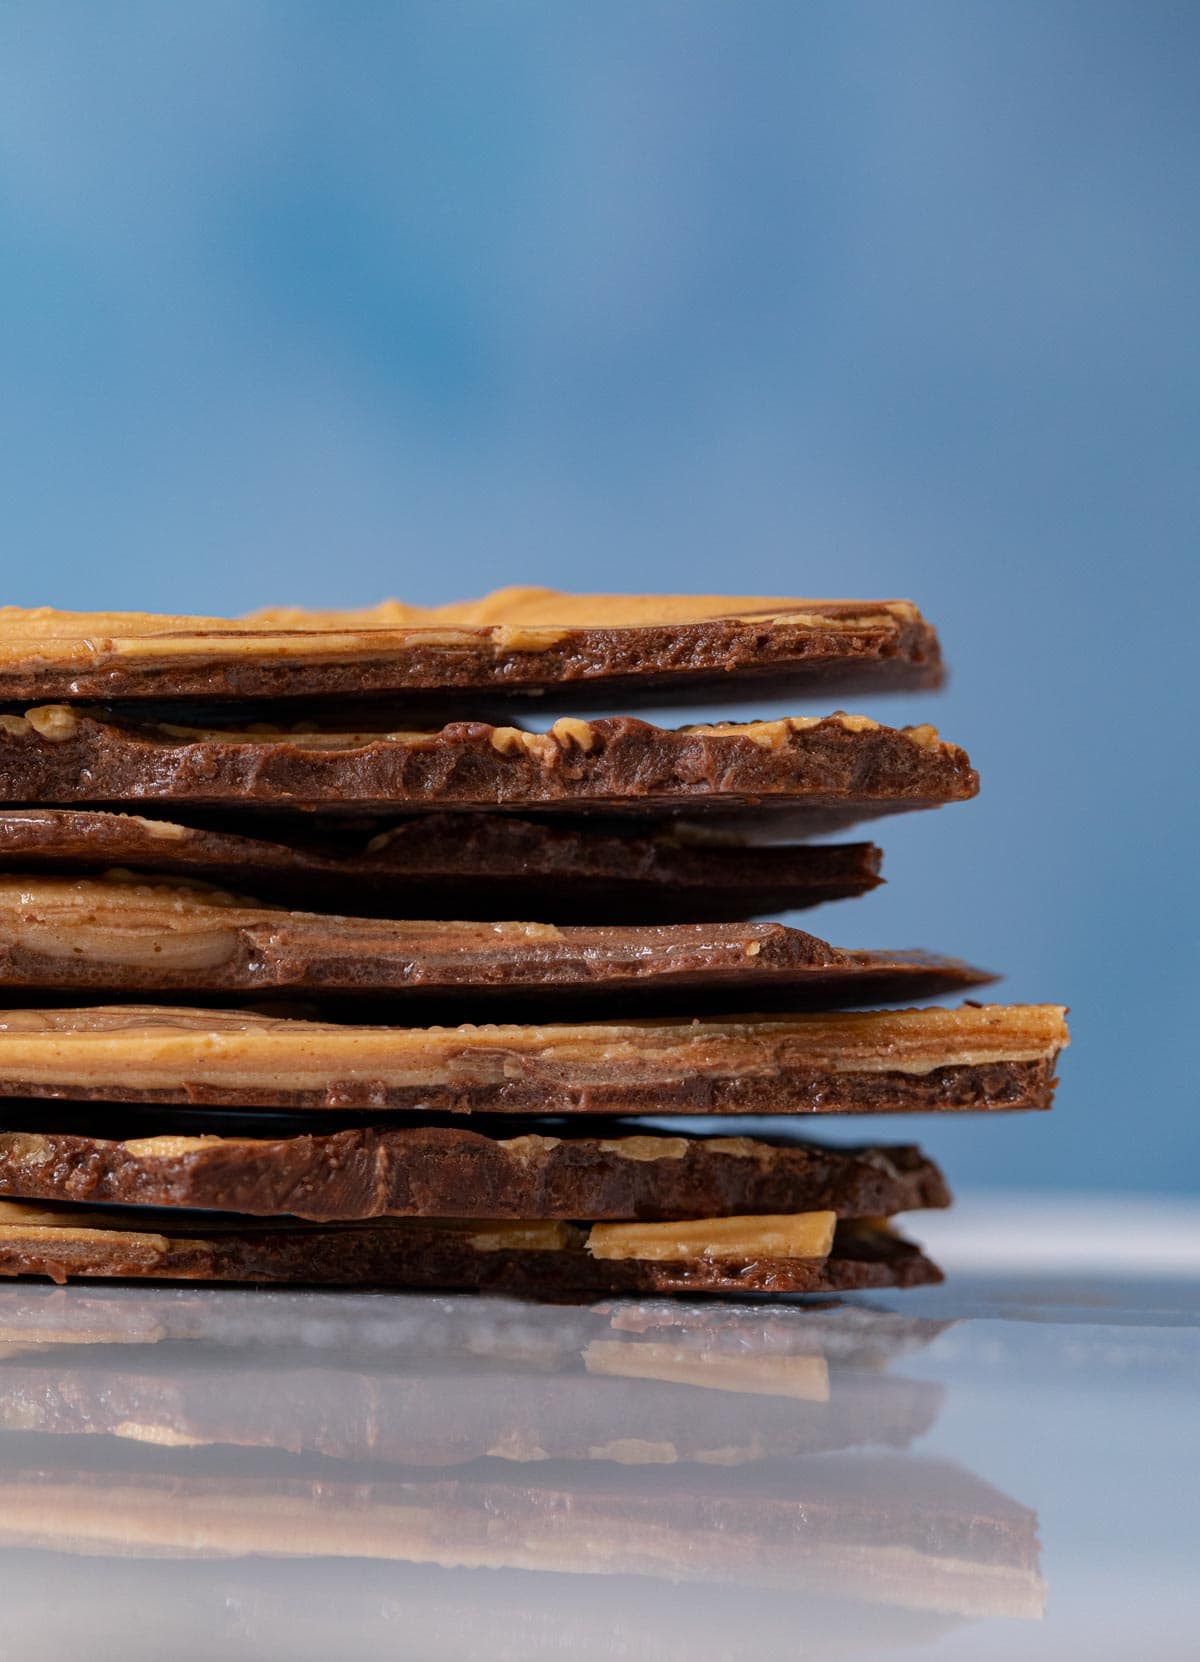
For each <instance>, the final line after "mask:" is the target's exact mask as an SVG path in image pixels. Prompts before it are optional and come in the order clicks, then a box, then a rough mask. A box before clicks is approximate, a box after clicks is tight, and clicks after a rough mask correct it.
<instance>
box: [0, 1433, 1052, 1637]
mask: <svg viewBox="0 0 1200 1662" xmlns="http://www.w3.org/2000/svg"><path fill="white" fill-rule="evenodd" d="M99 1452H100V1451H99V1450H96V1451H92V1450H91V1449H84V1450H81V1451H80V1452H79V1455H78V1465H77V1467H75V1468H74V1469H72V1468H71V1467H69V1466H68V1467H64V1466H62V1465H56V1464H55V1463H54V1462H53V1461H49V1462H47V1464H46V1465H45V1466H43V1467H42V1468H41V1469H38V1468H37V1467H36V1466H31V1465H30V1464H29V1463H28V1456H26V1457H25V1460H24V1461H22V1460H21V1455H20V1451H19V1450H14V1451H13V1454H14V1455H15V1456H16V1458H15V1459H13V1456H12V1455H10V1457H9V1458H10V1460H12V1464H11V1465H10V1466H9V1468H8V1469H7V1470H6V1471H4V1473H3V1492H4V1495H5V1507H4V1509H3V1514H2V1516H0V1539H2V1540H3V1542H4V1543H5V1544H6V1545H9V1546H40V1547H54V1548H57V1549H58V1550H60V1551H61V1550H64V1549H66V1550H76V1551H84V1552H88V1553H93V1552H97V1551H107V1552H109V1553H110V1554H121V1555H123V1554H127V1553H130V1552H134V1553H139V1554H143V1555H144V1554H148V1553H154V1552H158V1553H165V1554H168V1555H175V1554H179V1553H186V1554H189V1555H202V1554H205V1553H208V1554H214V1555H221V1556H228V1555H231V1554H235V1553H247V1552H252V1553H258V1554H268V1555H269V1554H275V1555H282V1556H303V1557H313V1558H323V1557H325V1556H328V1555H334V1554H347V1553H350V1554H353V1555H354V1556H357V1557H362V1558H383V1559H391V1560H394V1559H401V1560H407V1561H415V1562H418V1563H423V1564H429V1565H441V1566H445V1567H447V1568H453V1567H455V1566H467V1565H469V1566H473V1567H475V1568H489V1569H493V1570H497V1569H506V1568H507V1569H513V1568H521V1569H525V1570H531V1571H543V1572H557V1573H560V1574H561V1573H571V1572H575V1573H583V1574H587V1575H621V1576H633V1577H639V1576H651V1577H656V1578H665V1579H667V1580H669V1581H676V1582H680V1581H682V1582H701V1583H703V1582H711V1581H716V1582H718V1583H726V1584H732V1585H733V1586H746V1587H750V1586H755V1587H760V1588H764V1589H769V1588H773V1587H787V1588H789V1589H792V1590H800V1589H805V1590H807V1591H808V1592H810V1593H816V1594H818V1595H821V1596H824V1597H826V1598H828V1597H834V1596H837V1597H844V1598H859V1599H864V1600H867V1601H869V1602H871V1603H877V1604H884V1605H900V1606H910V1607H916V1608H926V1609H936V1610H943V1611H946V1612H957V1613H960V1614H963V1615H972V1616H976V1617H984V1616H993V1617H998V1616H1009V1617H1021V1616H1023V1617H1037V1616H1039V1615H1040V1614H1041V1612H1042V1607H1043V1605H1044V1602H1045V1584H1044V1583H1043V1581H1042V1580H1041V1577H1040V1575H1039V1542H1038V1536H1037V1516H1036V1514H1035V1513H1033V1512H1032V1511H1030V1510H1029V1509H1028V1508H1026V1507H1024V1506H1021V1505H1019V1504H1018V1503H1016V1502H1015V1501H1013V1500H1011V1499H1009V1498H1008V1497H1007V1496H1006V1495H1003V1494H1001V1493H1000V1492H999V1491H998V1490H996V1489H994V1488H992V1487H991V1485H990V1484H987V1483H984V1482H982V1481H981V1480H980V1479H978V1478H976V1477H974V1476H973V1475H972V1474H970V1473H968V1472H967V1471H965V1470H963V1469H962V1468H960V1467H957V1466H954V1465H952V1464H951V1463H949V1462H946V1461H941V1460H937V1459H933V1458H930V1457H928V1456H925V1457H921V1456H904V1455H898V1454H870V1455H860V1454H845V1455H840V1456H839V1455H816V1456H812V1457H801V1458H799V1459H796V1460H793V1461H771V1462H765V1461H764V1462H758V1463H756V1464H754V1465H748V1466H733V1467H725V1468H723V1467H720V1466H709V1467H704V1466H679V1467H671V1468H667V1469H665V1470H664V1469H662V1468H645V1467H636V1466H635V1467H629V1468H621V1467H619V1466H615V1465H605V1464H601V1463H599V1462H591V1463H588V1464H587V1465H583V1466H578V1465H574V1464H572V1463H570V1462H550V1461H547V1462H543V1463H542V1464H541V1465H540V1466H538V1467H537V1468H536V1469H535V1470H532V1471H529V1472H526V1471H524V1470H518V1471H515V1472H514V1471H513V1470H512V1469H510V1468H504V1467H502V1466H501V1467H500V1469H499V1470H497V1467H496V1466H493V1465H484V1466H482V1467H481V1468H480V1469H477V1470H474V1471H471V1472H469V1473H468V1472H463V1473H458V1472H455V1473H451V1474H449V1475H445V1476H443V1475H434V1474H432V1473H414V1474H412V1475H411V1476H408V1475H404V1476H401V1475H397V1476H396V1477H392V1478H380V1479H377V1480H374V1481H371V1482H366V1483H358V1484H351V1483H349V1482H347V1481H345V1480H344V1479H339V1478H338V1476H337V1475H331V1474H329V1473H328V1472H322V1473H321V1474H320V1475H319V1476H317V1475H314V1474H312V1473H306V1472H301V1473H296V1472H295V1471H293V1470H292V1469H288V1470H287V1471H281V1470H279V1469H275V1470H273V1471H269V1470H268V1471H264V1470H261V1469H259V1470H256V1469H255V1468H254V1466H253V1465H252V1464H251V1462H250V1460H249V1458H248V1457H247V1456H245V1455H243V1456H242V1460H241V1464H240V1465H239V1467H238V1468H237V1469H235V1470H232V1471H230V1470H224V1471H221V1470H216V1471H214V1470H212V1469H211V1467H210V1468H209V1469H207V1470H206V1469H204V1468H202V1467H199V1466H198V1465H197V1463H196V1462H195V1461H194V1460H191V1461H189V1460H187V1459H186V1456H183V1455H181V1453H180V1451H178V1450H169V1449H168V1450H160V1449H150V1448H146V1449H140V1450H139V1449H136V1448H129V1449H126V1450H124V1451H122V1459H121V1461H120V1464H119V1465H117V1466H115V1468H114V1464H113V1463H112V1461H111V1460H110V1461H108V1462H104V1461H102V1460H101V1459H99V1457H98V1456H99ZM89 1455H90V1458H89ZM61 1459H62V1456H61V1454H60V1455H59V1461H61ZM497 1465H499V1463H497ZM593 1654H594V1653H593ZM633 1654H636V1651H635V1652H633ZM739 1654H746V1653H739ZM822 1654H828V1653H824V1652H823V1653H822ZM866 1654H878V1651H877V1649H876V1648H875V1647H872V1648H871V1650H870V1651H869V1652H867V1653H866Z"/></svg>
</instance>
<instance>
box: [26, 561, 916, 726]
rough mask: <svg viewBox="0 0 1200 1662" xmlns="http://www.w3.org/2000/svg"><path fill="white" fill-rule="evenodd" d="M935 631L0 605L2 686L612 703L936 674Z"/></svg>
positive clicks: (747, 612)
mask: <svg viewBox="0 0 1200 1662" xmlns="http://www.w3.org/2000/svg"><path fill="white" fill-rule="evenodd" d="M940 679H941V658H940V653H939V649H938V640H937V635H936V634H935V632H934V630H933V629H932V628H931V626H930V625H929V624H928V623H926V621H925V619H924V618H923V617H922V616H921V614H920V612H919V611H918V610H917V608H916V607H915V606H913V605H912V604H911V603H910V602H908V601H903V600H885V601H868V600H841V601H839V600H832V601H830V600H786V599H785V600H772V599H760V598H745V597H737V596H677V595H665V596H655V595H640V596H635V595H564V594H559V593H556V592H555V591H553V590H549V589H505V590H501V591H499V592H498V593H496V594H493V595H489V596H486V597H485V598H484V599H482V600H476V601H466V602H462V603H459V604H457V605H450V606H441V607H419V606H406V605H403V604H401V603H400V602H398V601H387V602H385V603H384V604H383V605H382V606H378V607H374V608H368V609H366V610H362V611H343V612H304V611H301V610H297V609H288V608H275V609H272V610H268V611H264V612H260V613H257V614H255V615H253V616H251V617H248V618H242V619H224V618H203V617H163V616H153V615H149V614H146V613H140V612H99V613H96V612H59V611H54V610H52V609H50V608H45V607H43V608H34V609H29V610H26V609H23V608H21V607H15V606H9V607H3V608H0V698H2V699H10V700H11V699H23V698H31V699H38V698H55V699H57V698H63V699H75V698H112V699H139V698H153V699H223V700H244V699H262V698H280V697H285V698H288V697H349V698H360V697H362V696H364V695H376V696H386V697H402V696H403V695H405V694H417V695H421V696H423V697H428V695H429V694H431V693H436V694H438V695H441V696H445V695H446V694H452V693H455V692H459V693H462V694H464V695H468V696H469V695H470V694H472V693H475V694H479V693H481V692H492V693H495V692H500V693H505V694H509V693H512V694H523V695H530V694H532V695H537V694H541V693H544V692H547V691H553V690H555V689H558V688H567V687H569V688H570V691H571V697H572V701H573V702H574V701H577V700H578V699H579V697H580V696H585V695H586V694H588V693H589V692H591V693H592V695H593V696H594V697H597V698H605V697H607V698H611V697H613V696H614V695H617V694H619V695H620V696H621V698H622V699H623V700H625V701H628V700H629V699H630V698H631V697H632V698H634V699H640V698H641V697H643V696H645V695H651V694H654V693H655V692H658V691H666V692H671V691H674V692H675V693H676V695H677V696H689V697H694V696H695V695H696V693H697V692H698V691H707V690H708V689H710V688H711V689H712V690H714V691H719V692H721V693H722V694H723V695H724V696H726V697H728V696H729V693H730V691H731V690H732V691H733V692H735V693H736V692H737V691H738V690H740V689H741V684H742V683H747V684H748V685H749V686H751V687H753V688H754V689H755V690H756V691H759V692H762V691H763V690H764V687H766V688H767V690H770V688H771V687H777V688H780V689H784V688H791V687H797V686H800V687H813V688H819V689H821V690H825V689H829V688H833V687H836V688H838V689H839V690H847V689H850V688H854V689H865V690H870V691H877V690H886V689H889V688H892V687H928V686H936V685H937V684H938V682H939V681H940Z"/></svg>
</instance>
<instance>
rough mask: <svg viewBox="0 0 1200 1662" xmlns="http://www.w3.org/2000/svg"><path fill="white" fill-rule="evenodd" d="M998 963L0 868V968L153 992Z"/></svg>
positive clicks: (673, 987) (935, 982)
mask: <svg viewBox="0 0 1200 1662" xmlns="http://www.w3.org/2000/svg"><path fill="white" fill-rule="evenodd" d="M991 979H992V977H990V976H989V975H988V974H987V973H986V972H985V971H983V970H977V969H972V968H971V967H970V965H967V964H962V963H959V962H958V961H957V960H955V959H951V958H936V957H932V956H929V955H927V954H925V953H919V952H865V951H857V952H845V951H840V950H839V949H838V948H836V947H832V946H829V945H828V944H827V943H826V942H825V941H821V940H818V939H817V937H816V936H815V935H808V934H805V933H803V932H802V931H800V930H798V929H787V928H785V927H784V926H783V925H782V924H778V923H738V924H734V923H703V924H699V923H695V924H670V925H668V924H652V925H648V926H643V927H637V926H633V925H613V926H587V927H581V926H567V927H561V928H560V927H559V926H558V925H555V924H547V923H528V922H521V923H517V922H497V923H460V922H436V921H407V922H397V921H389V920H380V919H368V918H359V917H344V916H341V917H339V916H329V915H327V914H323V913H317V912H293V911H285V910H282V909H279V908H272V907H268V906H262V905H259V904H256V903H254V902H251V901H249V900H246V899H244V898H242V897H239V896H236V895H232V894H230V893H228V892H227V891H224V890H220V889H214V888H212V887H210V886H206V885H197V884H194V883H193V884H188V883H182V882H180V881H178V880H172V879H169V878H159V879H148V878H134V877H132V876H131V875H130V874H126V873H111V874H109V875H108V876H105V877H99V878H63V877H40V878H37V877H5V876H0V986H5V987H20V988H38V989H46V990H64V991H75V992H84V993H92V994H95V993H96V992H97V991H108V992H117V993H123V992H141V993H158V992H172V993H258V992H263V991H279V990H284V991H289V992H296V993H303V994H307V995H310V996H311V995H314V994H315V995H321V996H324V995H337V994H354V995H355V996H356V997H360V998H361V997H362V996H371V995H377V996H378V995H384V994H399V995H401V996H402V998H403V999H404V1000H405V1001H409V1000H417V1001H420V1000H426V1001H427V1000H429V999H431V998H440V999H442V1000H450V1001H455V1000H462V999H469V1000H471V1001H472V1003H479V1002H488V1001H492V1002H494V1001H496V1000H511V1001H516V1002H521V1001H525V1002H528V1001H530V1000H535V1001H538V1002H540V1003H542V1004H545V1005H550V1006H552V1005H553V1004H555V1003H556V1002H564V1001H565V1002H567V1003H574V1004H579V1003H580V1001H583V1002H585V1003H587V1004H588V1005H593V1004H594V1005H610V1006H611V1005H612V1004H614V1003H616V1004H621V1003H624V1004H625V1005H626V1006H627V1007H631V1006H634V1005H636V1006H638V1007H641V1006H643V1005H648V1006H653V1007H655V1008H662V1007H663V1005H664V1004H665V1003H674V1005H675V1007H676V1008H677V1009H678V1010H682V1009H688V1010H689V1012H690V1011H692V1010H694V1009H697V1008H698V1007H700V1006H702V1005H703V1004H705V1003H706V1002H707V1003H708V1004H709V1005H710V1006H711V1005H712V1004H713V1003H714V1002H715V1004H716V1005H717V1007H721V1008H725V1009H730V1008H738V1007H741V1008H751V1009H761V1008H766V1007H771V1006H773V1005H775V1004H782V1005H785V1006H786V1007H787V1008H789V1009H796V1008H804V1007H810V1006H818V1007H826V1008H827V1007H832V1006H837V1005H843V1004H872V1003H879V1002H884V1001H887V1000H888V999H894V998H905V997H916V998H923V997H930V996H932V995H935V994H938V993H944V992H951V991H958V990H962V989H964V988H969V987H972V986H979V985H982V984H984V983H985V982H987V981H989V980H991Z"/></svg>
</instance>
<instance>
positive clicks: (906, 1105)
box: [0, 1004, 1068, 1115]
mask: <svg viewBox="0 0 1200 1662" xmlns="http://www.w3.org/2000/svg"><path fill="white" fill-rule="evenodd" d="M1067 1042H1068V1036H1067V1028H1066V1022H1065V1020H1064V1010H1063V1008H1062V1007H1061V1006H1060V1005H1054V1004H1016V1005H998V1004H993V1005H971V1004H967V1005H963V1006H961V1007H960V1008H959V1009H955V1010H943V1009H932V1010H879V1011H874V1010H872V1011H833V1012H829V1013H822V1014H803V1015H798V1016H791V1017H787V1016H762V1017H757V1018H755V1017H746V1018H744V1019H740V1020H738V1019H734V1020H719V1019H717V1018H705V1019H702V1020H696V1021H686V1020H679V1019H670V1020H668V1019H662V1020H649V1021H625V1022H578V1023H567V1022H560V1023H554V1024H547V1025H542V1026H533V1025H514V1024H510V1025H500V1024H492V1025H488V1026H480V1027H472V1026H463V1027H428V1028H420V1027H369V1026H352V1025H349V1024H340V1023H339V1024H335V1023H332V1022H315V1021H299V1020H296V1019H294V1018H283V1017H272V1016H264V1015H256V1014H253V1013H251V1012H244V1011H225V1010H195V1009H185V1008H176V1007H174V1006H153V1005H149V1006H139V1005H116V1006H94V1007H89V1008H86V1009H74V1010H70V1009H64V1010H8V1011H6V1012H4V1013H3V1015H0V1096H12V1097H58V1098H65V1099H70V1100H75V1101H108V1102H113V1101H119V1102H158V1103H174V1102H178V1103H184V1104H191V1105H197V1106H200V1105H203V1106H210V1107H219V1106H227V1107H234V1108H248V1109H258V1108H273V1107H280V1108H289V1109H291V1108H294V1109H312V1108H322V1109H338V1110H343V1109H367V1108H369V1109H389V1110H390V1109H407V1110H419V1111H421V1112H423V1113H455V1114H462V1113H506V1114H579V1113H603V1114H660V1115H661V1114H795V1113H805V1114H832V1113H899V1112H906V1111H909V1110H913V1111H931V1110H938V1111H952V1110H959V1109H998V1108H1048V1107H1049V1106H1050V1101H1051V1098H1052V1095H1053V1089H1054V1085H1055V1083H1056V1081H1055V1076H1054V1066H1055V1062H1056V1060H1057V1057H1058V1053H1059V1051H1060V1050H1062V1049H1063V1048H1064V1046H1065V1045H1066V1044H1067Z"/></svg>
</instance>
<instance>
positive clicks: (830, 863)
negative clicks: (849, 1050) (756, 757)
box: [0, 808, 881, 924]
mask: <svg viewBox="0 0 1200 1662" xmlns="http://www.w3.org/2000/svg"><path fill="white" fill-rule="evenodd" d="M237 823H240V824H244V823H245V821H244V819H243V820H242V821H240V822H237ZM254 831H255V835H253V836H246V835H244V834H242V832H241V831H238V830H231V829H226V828H221V829H213V828H212V827H208V826H204V827H197V826H192V825H181V824H177V823H175V822H173V821H171V820H160V819H145V818H143V817H142V816H141V815H139V814H114V813H105V812H103V811H98V810H95V809H89V808H16V809H11V808H10V809H7V810H0V862H2V863H3V865H4V867H5V868H6V869H7V870H10V871H25V872H28V873H30V874H36V873H47V872H50V873H58V872H64V871H67V872H104V871H107V870H108V869H110V868H112V867H120V868H126V867H133V868H135V869H136V870H138V871H140V872H145V873H149V874H151V875H161V876H169V877H180V878H184V879H191V880H204V881H208V882H212V883H217V884H224V885H226V886H229V887H234V888H238V889H248V890H249V891H250V892H251V893H253V894H256V895H261V896H262V897H263V898H264V899H267V900H270V901H275V902H281V903H285V904H291V905H303V906H306V907H312V906H314V905H316V906H319V907H321V908H324V909H328V910H330V911H341V912H353V913H357V914H362V915H366V916H374V917H409V918H411V917H415V916H417V915H418V914H419V915H420V916H421V917H430V918H484V919H493V918H495V919H503V918H507V917H513V916H519V917H522V918H530V919H533V920H535V921H537V922H543V923H544V922H551V923H613V924H617V923H641V924H645V923H657V922H675V921H680V922H687V921H704V922H709V923H712V922H722V921H731V922H733V921H741V920H743V919H745V918H752V917H755V916H758V915H761V914H762V913H766V912H786V911H793V910H797V909H800V908H803V907H808V906H817V905H820V904H821V903H822V902H824V901H829V900H841V899H845V898H848V897H849V896H851V895H857V894H864V893H866V892H867V891H868V890H869V889H873V888H875V887H876V885H877V884H878V883H879V882H880V881H881V879H880V877H879V864H880V858H881V857H880V853H879V850H878V849H877V848H874V847H872V845H871V844H870V843H849V844H843V845H840V846H839V845H836V844H835V845H820V844H814V845H811V846H808V845H800V846H794V845H793V846H783V847H780V846H774V847H746V846H741V845H738V844H736V843H729V842H713V841H701V842H695V843H693V842H688V841H685V840H682V839H681V837H680V836H679V835H677V834H676V833H675V832H674V831H673V830H672V829H671V827H670V825H669V824H668V825H663V826H651V827H650V828H649V829H647V830H645V831H641V830H635V831H633V832H631V834H629V835H618V834H617V833H616V832H615V831H613V830H612V829H611V828H603V829H602V828H600V827H599V826H595V825H588V824H583V825H580V824H571V823H569V822H568V821H565V820H562V819H558V820H554V821H551V822H546V821H537V820H526V819H520V818H517V817H516V816H513V815H508V814H492V815H488V814H440V813H431V814H422V815H420V816H418V817H415V818H412V819H407V820H401V821H399V822H396V821H392V822H390V823H389V824H387V825H386V826H384V827H382V828H380V829H378V830H375V831H364V832H358V831H347V832H343V833H341V834H340V835H338V834H334V833H332V832H331V831H330V830H329V829H328V828H326V829H325V832H324V834H323V835H320V836H314V835H310V836H309V837H307V838H305V836H304V834H303V831H302V830H300V829H297V828H296V827H294V826H293V825H288V826H283V825H274V824H269V825H268V826H267V828H266V829H265V830H264V831H262V832H260V831H259V829H258V826H257V824H255V825H254Z"/></svg>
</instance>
